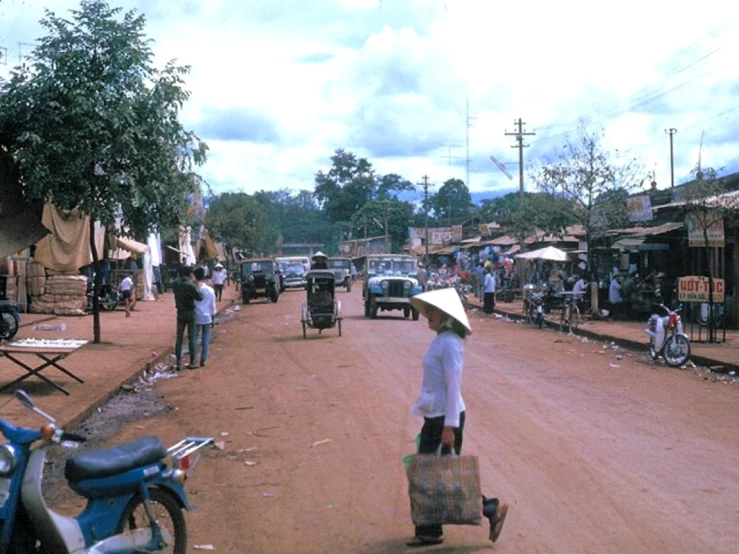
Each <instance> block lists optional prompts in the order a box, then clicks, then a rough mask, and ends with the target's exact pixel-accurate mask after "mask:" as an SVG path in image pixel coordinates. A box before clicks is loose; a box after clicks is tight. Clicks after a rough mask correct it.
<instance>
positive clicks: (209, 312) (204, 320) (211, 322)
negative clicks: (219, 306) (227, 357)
mask: <svg viewBox="0 0 739 554" xmlns="http://www.w3.org/2000/svg"><path fill="white" fill-rule="evenodd" d="M195 280H196V281H197V287H198V290H199V291H200V294H202V295H203V299H202V300H196V301H195V336H196V337H197V336H200V337H201V342H202V345H201V350H200V367H205V362H206V360H207V359H208V352H209V350H210V330H211V328H212V327H214V326H215V316H216V295H215V292H213V289H212V288H210V286H208V285H207V284H206V283H205V271H204V270H203V268H202V267H199V268H197V269H196V270H195ZM190 358H191V359H194V355H193V354H191V355H190ZM188 367H190V366H188Z"/></svg>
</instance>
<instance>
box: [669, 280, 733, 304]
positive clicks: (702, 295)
mask: <svg viewBox="0 0 739 554" xmlns="http://www.w3.org/2000/svg"><path fill="white" fill-rule="evenodd" d="M708 290H709V289H708V277H699V276H695V275H690V276H687V277H680V280H679V281H678V285H677V297H678V300H679V301H680V302H708V301H709V298H708ZM713 302H714V304H723V303H724V280H723V279H717V278H716V277H714V278H713Z"/></svg>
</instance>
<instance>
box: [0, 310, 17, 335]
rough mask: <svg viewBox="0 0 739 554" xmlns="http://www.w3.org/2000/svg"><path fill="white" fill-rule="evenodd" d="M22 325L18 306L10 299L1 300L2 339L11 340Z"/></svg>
mask: <svg viewBox="0 0 739 554" xmlns="http://www.w3.org/2000/svg"><path fill="white" fill-rule="evenodd" d="M20 326H21V316H20V314H19V313H18V308H17V307H16V305H15V304H13V303H11V302H10V301H9V300H0V340H11V339H12V338H13V337H14V336H15V334H16V333H17V332H18V327H20Z"/></svg>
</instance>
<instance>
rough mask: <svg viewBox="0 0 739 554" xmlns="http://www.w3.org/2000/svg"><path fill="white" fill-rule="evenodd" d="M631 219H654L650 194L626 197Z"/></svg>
mask: <svg viewBox="0 0 739 554" xmlns="http://www.w3.org/2000/svg"><path fill="white" fill-rule="evenodd" d="M626 209H627V210H628V212H629V221H632V222H637V221H652V200H651V199H650V198H649V195H647V194H645V195H643V196H633V197H631V198H627V199H626Z"/></svg>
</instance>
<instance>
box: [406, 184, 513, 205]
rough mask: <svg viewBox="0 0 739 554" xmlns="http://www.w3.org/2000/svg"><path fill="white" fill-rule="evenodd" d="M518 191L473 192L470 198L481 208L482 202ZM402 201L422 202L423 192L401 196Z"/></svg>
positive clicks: (511, 189) (407, 193) (416, 191)
mask: <svg viewBox="0 0 739 554" xmlns="http://www.w3.org/2000/svg"><path fill="white" fill-rule="evenodd" d="M517 190H518V188H517V187H516V188H510V189H501V190H491V191H490V192H471V193H470V196H471V197H472V202H473V203H474V204H476V205H478V206H479V205H480V202H482V201H483V200H488V199H491V198H500V197H501V196H505V195H506V194H508V193H510V192H516V191H517ZM431 194H432V192H431V191H430V190H429V196H431ZM400 199H401V200H405V201H407V202H417V203H418V202H421V201H422V200H423V191H422V190H415V191H408V192H404V193H402V194H400Z"/></svg>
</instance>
